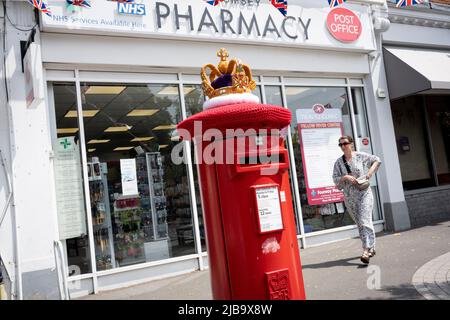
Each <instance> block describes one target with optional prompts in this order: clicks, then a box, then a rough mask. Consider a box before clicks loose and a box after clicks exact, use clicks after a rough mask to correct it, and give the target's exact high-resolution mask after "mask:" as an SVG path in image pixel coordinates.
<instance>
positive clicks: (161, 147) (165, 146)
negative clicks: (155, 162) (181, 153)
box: [159, 144, 169, 149]
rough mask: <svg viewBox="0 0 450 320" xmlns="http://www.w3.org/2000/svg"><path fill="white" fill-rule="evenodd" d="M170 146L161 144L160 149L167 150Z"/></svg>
mask: <svg viewBox="0 0 450 320" xmlns="http://www.w3.org/2000/svg"><path fill="white" fill-rule="evenodd" d="M168 146H169V145H168V144H161V145H159V149H164V148H167V147H168Z"/></svg>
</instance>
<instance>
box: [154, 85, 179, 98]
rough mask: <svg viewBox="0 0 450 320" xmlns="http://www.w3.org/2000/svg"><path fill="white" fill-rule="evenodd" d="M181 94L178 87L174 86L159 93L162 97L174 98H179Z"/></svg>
mask: <svg viewBox="0 0 450 320" xmlns="http://www.w3.org/2000/svg"><path fill="white" fill-rule="evenodd" d="M179 94H180V91H179V90H178V87H173V86H169V87H164V88H163V89H161V90H160V91H159V92H158V93H157V95H161V96H173V95H176V96H178V95H179Z"/></svg>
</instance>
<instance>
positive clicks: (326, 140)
mask: <svg viewBox="0 0 450 320" xmlns="http://www.w3.org/2000/svg"><path fill="white" fill-rule="evenodd" d="M286 99H287V105H288V108H289V109H290V110H291V113H292V122H291V134H292V144H293V152H294V160H295V164H296V169H297V172H296V176H297V179H298V185H299V192H300V202H301V209H302V218H303V225H304V230H305V233H309V232H314V231H320V230H326V229H330V228H336V227H342V226H346V225H353V224H354V222H353V220H352V219H351V218H350V215H349V214H348V211H347V209H346V208H345V205H344V203H343V202H333V201H327V200H324V201H323V202H325V203H323V204H316V202H315V201H312V199H311V196H310V197H309V198H308V192H310V194H311V195H314V196H316V195H317V194H318V193H317V192H314V191H315V190H316V189H317V188H316V187H318V186H315V185H313V186H311V185H309V187H310V188H307V179H308V177H307V176H305V167H304V165H308V164H305V163H304V160H303V156H302V148H304V146H306V144H304V141H306V140H305V139H306V138H304V139H303V140H302V139H301V136H300V132H299V123H298V120H299V119H298V117H297V110H300V114H301V113H302V112H304V111H302V110H313V107H314V106H318V107H319V109H317V110H318V112H325V111H326V110H325V109H334V110H336V111H333V113H335V114H337V115H338V116H339V118H340V119H341V124H340V125H341V128H342V129H339V128H337V130H336V128H335V130H334V131H332V132H331V131H330V136H328V133H323V132H317V133H318V134H317V135H315V136H309V138H308V139H316V144H315V143H313V144H311V143H310V142H311V141H309V142H307V143H308V148H309V147H311V146H313V147H312V149H309V150H308V151H307V152H308V154H309V156H311V157H316V160H317V161H318V160H321V159H322V160H323V159H326V158H329V159H330V163H324V167H323V168H320V170H318V171H317V172H316V173H315V175H316V178H317V175H321V176H322V179H323V180H324V181H325V180H326V181H327V182H328V183H326V182H324V184H327V185H330V186H332V185H334V183H333V182H332V165H333V164H334V161H335V160H336V159H337V158H338V156H339V155H338V154H337V153H338V152H337V151H336V149H337V150H339V149H338V146H337V145H338V138H339V136H340V135H342V134H345V135H353V131H352V126H351V120H350V112H349V106H348V97H347V91H346V89H345V88H318V87H293V86H287V87H286ZM318 130H320V129H318ZM323 130H326V129H323ZM302 132H304V131H302ZM331 149H333V150H334V152H335V153H336V156H335V157H333V156H328V152H329V151H330V150H331ZM310 159H312V158H310ZM322 160H321V161H322ZM317 161H313V162H314V163H313V162H310V163H309V165H314V164H315V163H317ZM331 162H332V163H331ZM312 178H313V177H309V179H310V182H311V180H312ZM311 188H312V189H311ZM319 202H320V201H319Z"/></svg>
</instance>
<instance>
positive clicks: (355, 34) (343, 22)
mask: <svg viewBox="0 0 450 320" xmlns="http://www.w3.org/2000/svg"><path fill="white" fill-rule="evenodd" d="M327 28H328V31H329V32H330V33H331V35H332V36H333V37H334V38H336V39H337V40H339V41H342V42H352V41H355V40H357V39H358V38H359V36H360V35H361V32H362V25H361V20H359V18H358V16H357V15H356V14H355V13H353V11H350V10H348V9H345V8H335V9H333V10H331V11H330V13H329V14H328V17H327Z"/></svg>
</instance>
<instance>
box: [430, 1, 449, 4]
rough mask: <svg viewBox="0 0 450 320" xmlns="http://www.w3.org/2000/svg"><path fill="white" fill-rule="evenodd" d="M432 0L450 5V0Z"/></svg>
mask: <svg viewBox="0 0 450 320" xmlns="http://www.w3.org/2000/svg"><path fill="white" fill-rule="evenodd" d="M430 2H434V3H440V4H448V5H450V0H431V1H430Z"/></svg>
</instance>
